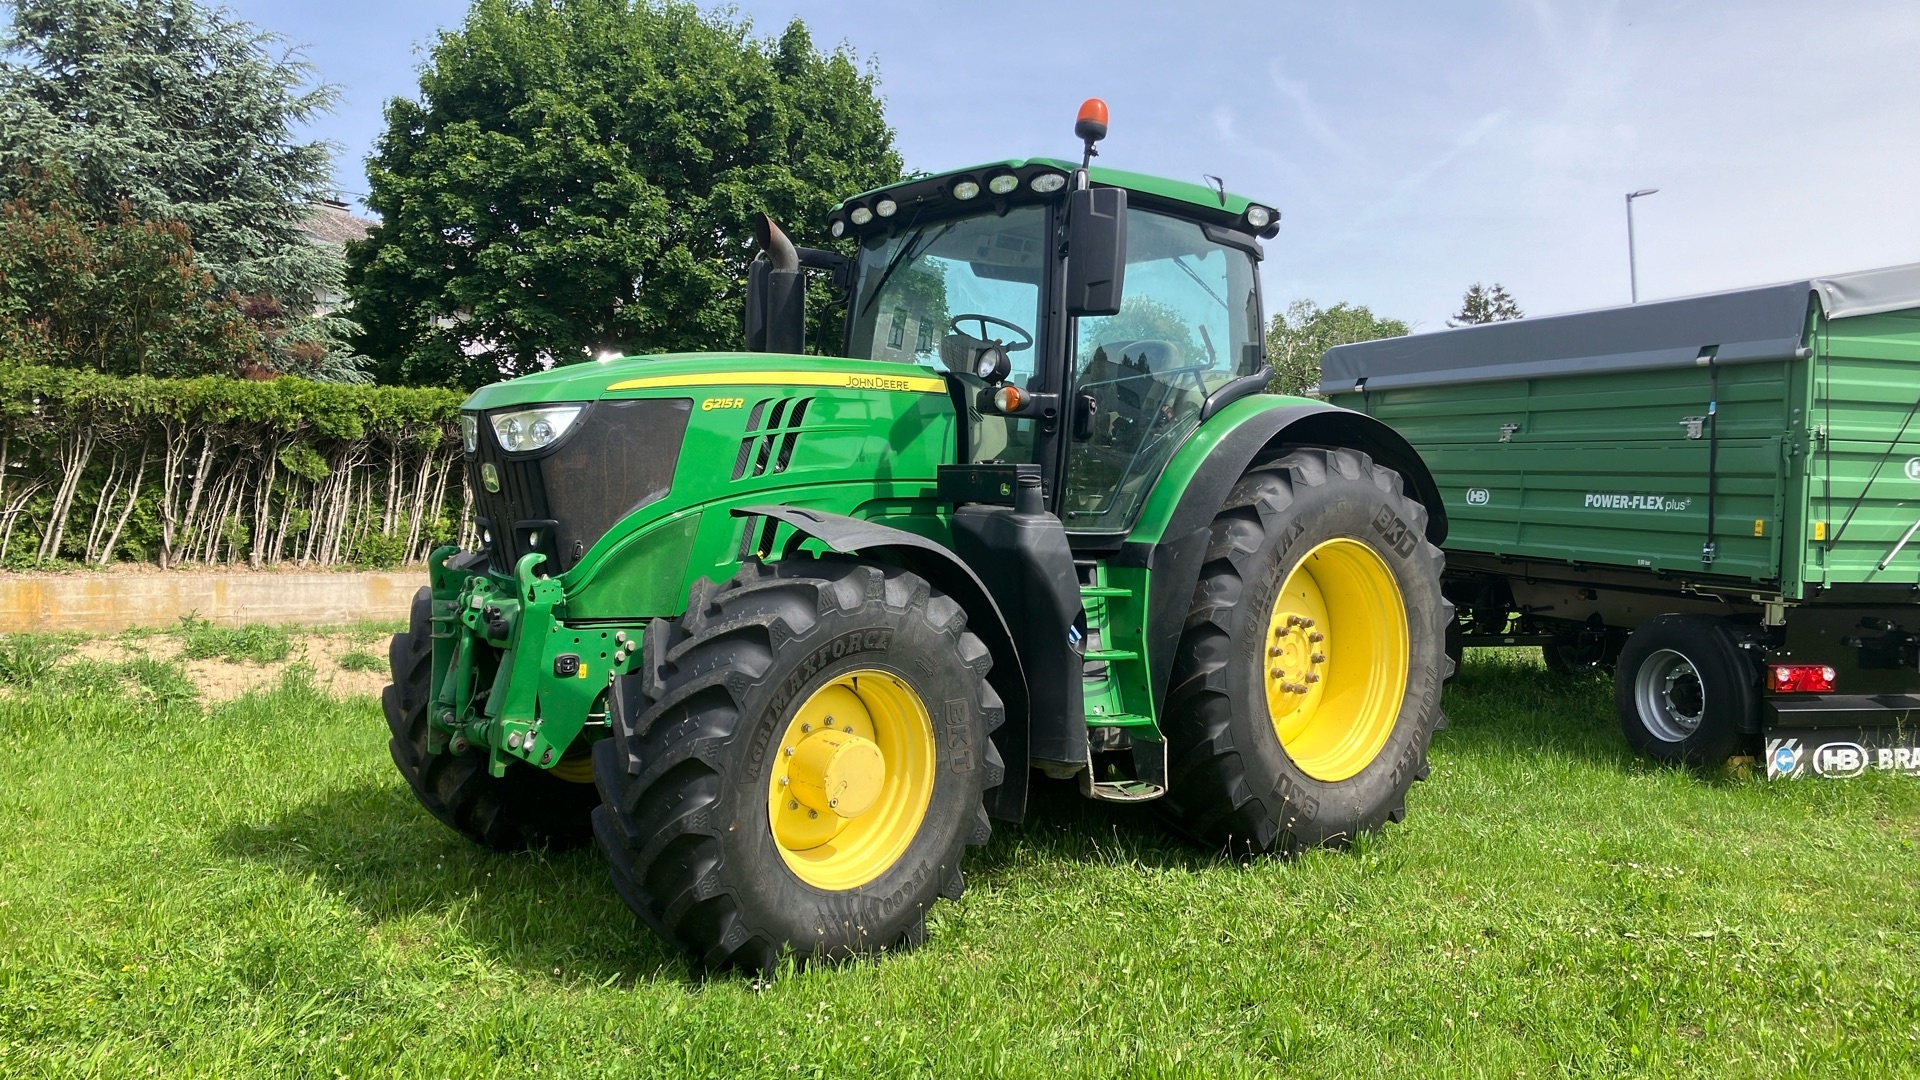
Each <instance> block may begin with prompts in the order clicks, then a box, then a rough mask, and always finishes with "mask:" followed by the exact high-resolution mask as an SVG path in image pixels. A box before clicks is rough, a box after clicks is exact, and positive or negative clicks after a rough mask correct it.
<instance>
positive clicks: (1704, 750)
mask: <svg viewBox="0 0 1920 1080" xmlns="http://www.w3.org/2000/svg"><path fill="white" fill-rule="evenodd" d="M1732 629H1733V628H1732V627H1731V625H1730V624H1728V623H1727V621H1726V620H1724V619H1717V618H1714V617H1713V616H1711V615H1661V616H1658V617H1656V618H1653V619H1649V620H1648V621H1647V622H1645V623H1643V624H1641V626H1640V628H1639V629H1638V630H1635V631H1634V632H1633V634H1632V636H1630V637H1628V638H1627V643H1626V646H1625V647H1624V648H1622V649H1621V650H1620V659H1619V662H1618V664H1617V665H1616V666H1615V668H1614V681H1613V705H1614V709H1615V711H1616V712H1618V713H1619V716H1620V731H1621V733H1622V734H1624V735H1625V736H1626V738H1627V743H1628V745H1630V746H1632V747H1633V748H1634V749H1635V750H1637V751H1639V752H1640V753H1642V754H1645V755H1646V756H1648V757H1650V758H1653V759H1654V760H1656V761H1664V762H1671V763H1675V764H1687V765H1713V764H1718V763H1719V762H1722V761H1725V760H1726V759H1727V758H1729V757H1731V756H1733V755H1734V754H1736V753H1738V752H1739V751H1740V749H1741V748H1742V746H1743V745H1744V744H1745V743H1747V742H1749V741H1751V738H1752V737H1751V736H1750V735H1749V734H1747V733H1745V732H1743V731H1742V730H1741V728H1743V727H1749V726H1751V725H1752V723H1753V719H1754V717H1755V715H1756V713H1757V711H1758V709H1759V704H1760V698H1759V673H1758V671H1757V669H1756V668H1755V667H1754V665H1753V663H1752V662H1751V661H1749V660H1748V659H1747V657H1746V656H1745V655H1744V654H1743V653H1742V652H1741V650H1740V648H1739V646H1738V645H1737V643H1736V642H1735V640H1734V636H1733V633H1732Z"/></svg>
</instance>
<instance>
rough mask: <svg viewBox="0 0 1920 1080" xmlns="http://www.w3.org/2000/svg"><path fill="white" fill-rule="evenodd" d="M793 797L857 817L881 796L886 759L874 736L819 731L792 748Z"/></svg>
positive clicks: (840, 814)
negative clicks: (864, 737)
mask: <svg viewBox="0 0 1920 1080" xmlns="http://www.w3.org/2000/svg"><path fill="white" fill-rule="evenodd" d="M787 776H788V778H789V779H790V780H791V781H792V783H791V785H790V787H791V788H792V790H793V797H794V798H796V799H798V800H799V801H800V802H802V803H804V804H805V805H806V806H808V807H809V808H811V809H814V810H817V811H819V812H820V813H823V814H833V815H834V816H836V817H843V818H856V817H859V816H860V815H861V814H864V813H866V812H867V809H868V808H869V807H871V806H872V805H873V803H874V800H876V799H878V798H879V797H880V787H881V785H882V784H883V783H885V781H886V777H887V759H886V756H885V755H884V754H882V753H880V747H879V746H877V745H876V744H875V743H874V742H873V740H871V739H863V738H861V737H860V736H858V735H855V734H853V728H852V725H848V726H847V730H845V731H833V730H831V729H829V730H825V731H816V732H814V733H813V734H811V735H809V736H807V737H806V738H804V739H801V740H800V745H799V746H796V747H794V749H793V759H792V765H791V766H790V767H789V768H788V770H787Z"/></svg>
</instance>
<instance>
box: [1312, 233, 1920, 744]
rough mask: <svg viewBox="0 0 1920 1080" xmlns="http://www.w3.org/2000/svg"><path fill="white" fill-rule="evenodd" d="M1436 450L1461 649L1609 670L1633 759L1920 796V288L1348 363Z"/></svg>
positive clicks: (1896, 285)
mask: <svg viewBox="0 0 1920 1080" xmlns="http://www.w3.org/2000/svg"><path fill="white" fill-rule="evenodd" d="M1323 371H1324V378H1323V381H1322V383H1321V391H1322V393H1323V394H1324V395H1325V396H1326V397H1327V398H1328V399H1329V400H1331V401H1333V402H1335V403H1336V404H1340V405H1345V406H1348V407H1350V408H1353V409H1355V410H1358V411H1360V412H1364V413H1366V414H1368V415H1370V416H1373V417H1376V418H1378V419H1381V420H1384V421H1386V422H1387V423H1388V424H1390V425H1391V426H1392V427H1393V428H1394V429H1395V430H1397V431H1398V432H1400V433H1401V434H1402V435H1403V436H1405V437H1406V438H1407V440H1408V441H1409V442H1410V443H1411V444H1412V445H1413V446H1414V447H1415V448H1416V449H1418V450H1419V452H1420V454H1421V456H1422V458H1423V459H1424V460H1425V462H1426V463H1427V465H1428V466H1429V468H1431V470H1432V472H1433V476H1434V479H1435V482H1436V483H1437V484H1438V485H1439V488H1440V491H1441V495H1442V497H1443V499H1444V500H1445V503H1446V506H1447V513H1448V517H1449V521H1450V529H1449V533H1448V537H1447V542H1446V545H1445V550H1446V556H1447V569H1446V578H1445V589H1446V593H1447V596H1448V598H1449V599H1451V600H1452V601H1453V603H1454V605H1455V607H1456V610H1457V612H1458V616H1457V623H1456V626H1455V628H1454V630H1453V632H1452V635H1451V636H1452V639H1453V647H1454V648H1455V649H1457V648H1459V647H1462V646H1465V645H1481V646H1489V645H1509V646H1529V647H1531V646H1538V647H1540V648H1541V649H1542V650H1543V651H1544V654H1545V657H1546V660H1547V664H1548V666H1549V667H1550V668H1554V669H1557V670H1572V669H1583V668H1593V667H1612V668H1613V669H1614V679H1615V702H1616V706H1617V708H1618V710H1619V713H1620V719H1621V724H1622V727H1623V730H1624V731H1625V733H1626V735H1627V738H1628V740H1629V741H1630V742H1632V743H1633V744H1634V745H1635V747H1636V748H1638V749H1639V750H1641V751H1642V752H1645V753H1648V754H1650V755H1652V756H1654V757H1658V758H1663V759H1669V760H1684V761H1691V762H1696V763H1699V762H1707V761H1711V760H1715V759H1723V758H1725V757H1727V756H1729V755H1732V754H1737V753H1741V752H1747V751H1748V749H1749V748H1752V749H1761V748H1762V743H1761V740H1763V739H1764V757H1765V760H1766V764H1767V771H1768V775H1769V776H1773V777H1782V776H1805V775H1827V776H1833V775H1856V774H1858V773H1861V772H1864V771H1866V770H1868V769H1875V768H1878V769H1891V770H1898V771H1902V772H1906V773H1911V774H1920V734H1916V733H1915V732H1914V731H1913V727H1914V722H1915V720H1917V719H1920V542H1916V534H1920V423H1916V420H1920V417H1917V416H1916V413H1917V412H1920V264H1914V265H1908V266H1899V267H1891V268H1887V269H1882V270H1874V271H1867V272H1862V273H1857V274H1851V275H1844V276H1839V277H1832V278H1822V279H1809V280H1803V281H1795V282H1790V283H1787V284H1781V285H1770V286H1765V287H1760V288H1751V289H1742V290H1738V291H1733V292H1725V293H1716V294H1711V295H1705V296H1696V297H1687V298H1683V299H1676V300H1668V301H1663V302H1659V303H1646V304H1638V305H1634V306H1629V307H1621V308H1611V309H1605V310H1599V311H1588V312H1579V313H1575V314H1569V315H1561V316H1554V317H1550V318H1538V319H1525V320H1519V321H1514V322H1506V323H1495V324H1490V325H1485V326H1477V327H1469V328H1463V329H1459V330H1454V331H1450V332H1447V333H1438V334H1424V335H1417V336H1413V337H1404V338H1394V339H1388V340H1383V341H1374V342H1366V343H1362V344H1356V345H1347V346H1341V347H1339V348H1335V349H1332V350H1329V351H1328V352H1327V354H1326V356H1325V359H1324V367H1323Z"/></svg>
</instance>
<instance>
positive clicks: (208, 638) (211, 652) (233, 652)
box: [174, 615, 293, 664]
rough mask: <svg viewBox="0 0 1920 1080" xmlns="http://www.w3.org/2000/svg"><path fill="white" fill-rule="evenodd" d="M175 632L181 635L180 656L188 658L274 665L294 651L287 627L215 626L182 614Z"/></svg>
mask: <svg viewBox="0 0 1920 1080" xmlns="http://www.w3.org/2000/svg"><path fill="white" fill-rule="evenodd" d="M174 632H175V633H177V634H179V635H180V655H181V656H184V657H186V658H187V659H188V660H212V659H215V658H220V659H224V660H228V661H230V662H232V663H236V664H238V663H242V662H251V663H255V664H271V663H274V662H276V661H280V660H285V659H286V658H287V655H288V654H289V653H291V652H292V651H293V631H292V630H290V629H289V628H287V627H285V626H215V625H214V624H212V623H210V622H208V621H207V620H205V619H202V618H199V617H197V616H194V615H183V616H181V617H180V626H179V627H178V628H177V629H176V630H175V631H174Z"/></svg>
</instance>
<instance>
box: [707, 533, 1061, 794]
mask: <svg viewBox="0 0 1920 1080" xmlns="http://www.w3.org/2000/svg"><path fill="white" fill-rule="evenodd" d="M733 514H734V516H736V517H764V518H770V519H772V520H774V521H778V522H780V523H781V524H783V525H787V526H790V527H792V529H793V538H792V539H790V540H789V541H788V542H787V544H786V547H785V553H786V554H789V555H791V554H793V553H794V552H795V551H796V550H797V549H798V548H799V545H800V543H801V542H802V541H804V540H807V539H813V540H817V541H819V542H820V543H821V544H824V545H825V546H826V547H828V548H830V549H832V550H834V551H837V552H840V553H842V554H856V553H857V554H860V555H863V556H866V557H867V558H871V559H878V560H880V561H882V562H886V563H890V564H892V565H895V566H899V567H902V568H904V569H907V570H911V571H913V572H914V573H916V574H918V575H920V576H921V577H923V578H925V579H926V580H927V582H928V583H929V584H931V585H932V586H934V587H935V588H937V589H939V590H940V591H941V592H943V593H946V594H947V595H948V596H951V597H953V598H954V600H955V601H957V602H958V603H959V604H960V606H961V607H962V608H964V609H965V610H966V612H967V628H968V629H969V630H972V631H973V632H974V633H975V634H977V635H979V637H980V640H981V642H982V643H984V644H985V645H986V647H987V652H988V653H990V654H991V655H992V656H993V670H992V672H991V673H989V674H988V676H987V681H988V682H989V683H991V684H992V685H993V688H994V691H995V692H997V693H998V694H999V695H1000V700H1001V702H1002V703H1003V704H1004V705H1005V706H1006V710H1007V717H1006V722H1005V723H1003V724H1001V725H1000V727H999V729H998V730H996V731H995V732H994V733H993V735H992V736H991V737H992V739H993V745H994V748H995V749H997V750H998V751H999V752H1000V760H1001V761H1002V763H1004V765H1005V767H1006V775H1005V776H1004V777H1003V778H1002V779H1001V781H1000V785H999V786H998V787H995V788H990V789H988V791H987V797H986V807H987V813H988V814H989V815H990V816H992V817H994V818H997V819H999V820H1001V821H1010V822H1018V821H1019V820H1020V819H1021V817H1022V816H1023V815H1025V813H1026V808H1027V759H1028V750H1027V744H1028V728H1029V725H1030V723H1031V713H1032V710H1031V708H1030V706H1029V703H1028V702H1029V699H1028V693H1027V677H1026V672H1025V670H1024V669H1023V668H1022V667H1021V664H1020V655H1019V653H1018V652H1017V651H1016V650H1015V649H1014V645H1013V634H1012V633H1011V632H1010V631H1009V630H1008V628H1007V621H1006V618H1005V617H1004V616H1003V615H1001V613H1000V607H999V605H998V604H996V603H994V601H993V596H992V594H990V593H989V592H988V591H987V587H986V585H985V584H983V583H982V582H981V580H980V578H979V576H978V575H976V574H975V573H974V572H973V570H972V569H971V568H970V567H968V566H967V564H966V563H964V562H962V561H960V557H959V556H958V555H956V554H954V553H953V551H952V550H951V549H949V548H947V547H946V546H944V545H942V544H940V543H938V542H936V541H933V540H929V539H927V538H926V537H924V536H917V535H915V534H913V533H910V532H906V531H904V530H901V529H895V528H892V527H889V526H886V525H877V524H875V523H873V522H871V521H862V520H860V519H859V518H852V517H847V516H845V515H842V514H827V513H822V512H820V511H818V510H808V509H804V508H802V507H797V506H749V507H743V508H740V509H737V510H735V511H733Z"/></svg>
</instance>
